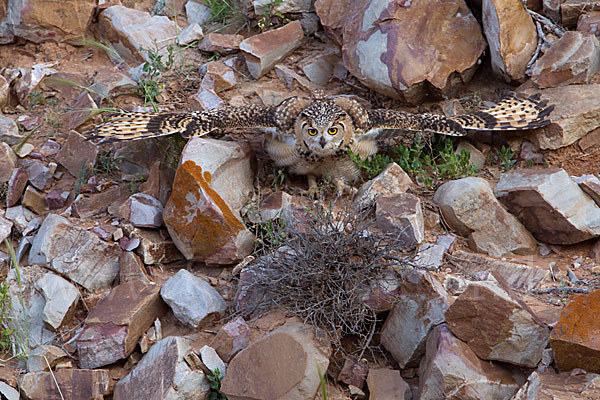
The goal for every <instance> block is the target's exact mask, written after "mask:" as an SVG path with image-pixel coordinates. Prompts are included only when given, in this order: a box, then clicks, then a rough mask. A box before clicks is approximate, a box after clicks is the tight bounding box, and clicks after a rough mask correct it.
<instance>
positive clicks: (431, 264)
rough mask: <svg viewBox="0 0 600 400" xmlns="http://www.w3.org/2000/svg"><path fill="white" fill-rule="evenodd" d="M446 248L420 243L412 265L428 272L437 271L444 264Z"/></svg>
mask: <svg viewBox="0 0 600 400" xmlns="http://www.w3.org/2000/svg"><path fill="white" fill-rule="evenodd" d="M445 252H446V248H445V247H444V246H441V245H439V244H431V243H422V244H420V245H419V248H418V249H417V254H416V258H415V260H414V263H415V265H416V266H417V267H419V268H423V269H429V270H437V269H439V268H440V267H441V266H442V263H443V262H444V253H445Z"/></svg>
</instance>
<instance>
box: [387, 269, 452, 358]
mask: <svg viewBox="0 0 600 400" xmlns="http://www.w3.org/2000/svg"><path fill="white" fill-rule="evenodd" d="M400 293H401V296H399V298H398V299H397V302H396V303H395V304H394V308H393V309H392V312H391V313H390V315H389V316H388V317H387V319H386V321H385V324H384V326H383V328H382V329H381V339H380V342H381V344H382V345H383V347H385V348H386V349H387V350H388V351H389V352H390V353H391V354H392V357H394V360H396V361H397V362H398V365H399V366H400V368H404V367H406V366H407V365H408V366H410V365H411V364H414V363H415V362H417V361H418V360H419V358H420V357H421V356H422V355H423V353H424V351H425V340H426V339H427V335H428V333H429V332H430V330H431V329H432V328H433V327H434V326H436V325H439V324H441V323H443V322H444V321H445V317H444V311H446V309H447V308H448V306H449V304H448V300H447V297H448V294H447V293H446V290H445V289H444V288H443V287H442V285H441V284H440V283H439V282H438V281H437V279H436V278H434V277H433V276H431V275H430V274H429V273H428V272H425V271H420V270H413V271H411V272H410V273H409V274H408V276H407V277H406V279H405V281H404V282H403V283H402V286H401V288H400Z"/></svg>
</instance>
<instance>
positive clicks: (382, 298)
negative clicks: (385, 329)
mask: <svg viewBox="0 0 600 400" xmlns="http://www.w3.org/2000/svg"><path fill="white" fill-rule="evenodd" d="M400 283H401V280H400V279H399V278H398V274H397V273H396V271H395V270H394V266H390V267H387V268H386V269H385V270H383V271H381V272H380V274H379V275H378V276H377V277H376V278H375V279H373V280H372V281H371V282H369V284H368V285H367V287H365V288H361V289H359V290H358V297H359V299H360V301H361V302H363V303H364V304H365V305H366V306H367V307H369V308H370V309H371V310H374V311H375V312H378V313H381V312H384V311H389V310H391V309H392V306H393V305H394V303H395V302H396V300H397V298H398V296H399V295H400Z"/></svg>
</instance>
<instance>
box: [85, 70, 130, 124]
mask: <svg viewBox="0 0 600 400" xmlns="http://www.w3.org/2000/svg"><path fill="white" fill-rule="evenodd" d="M137 87H138V85H137V83H136V82H135V81H134V80H133V79H131V78H130V77H129V76H127V75H125V74H124V73H122V72H121V71H119V70H118V69H117V68H115V67H100V69H98V71H97V73H96V75H95V76H94V83H93V84H92V85H90V91H91V93H90V94H91V96H92V99H93V100H94V102H95V103H96V104H100V102H101V101H102V100H104V99H106V98H110V97H112V98H114V97H117V96H121V95H124V94H131V92H135V91H136V90H137ZM94 115H95V114H94Z"/></svg>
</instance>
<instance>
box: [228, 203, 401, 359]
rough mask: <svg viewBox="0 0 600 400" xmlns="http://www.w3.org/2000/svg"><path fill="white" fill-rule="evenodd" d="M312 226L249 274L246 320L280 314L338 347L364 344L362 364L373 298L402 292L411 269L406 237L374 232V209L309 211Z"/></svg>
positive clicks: (242, 293) (294, 233)
mask: <svg viewBox="0 0 600 400" xmlns="http://www.w3.org/2000/svg"><path fill="white" fill-rule="evenodd" d="M307 213H308V216H309V218H304V219H302V222H299V221H298V220H296V223H293V224H286V225H285V226H283V230H284V234H283V235H281V237H282V238H283V240H282V241H281V243H279V247H278V248H277V249H271V250H272V252H271V253H270V254H268V255H264V256H262V257H259V258H257V260H256V262H255V263H254V264H253V265H252V266H250V267H249V268H247V269H246V270H245V271H243V272H242V274H241V277H240V285H239V291H238V295H237V305H238V312H239V313H241V314H242V315H245V316H252V317H259V316H261V315H263V314H264V313H266V312H267V311H269V310H271V309H272V308H279V309H281V310H282V311H284V312H285V313H286V314H287V315H292V316H297V317H299V318H301V319H302V320H303V321H304V322H305V323H308V324H312V325H313V326H315V327H318V328H321V329H323V330H324V331H326V332H327V333H328V334H329V336H330V338H331V340H332V342H333V344H334V346H335V347H336V348H337V349H338V350H340V349H341V339H342V338H343V337H346V336H354V337H356V338H358V339H359V346H358V349H359V350H361V356H362V353H363V352H364V349H366V348H367V347H368V346H369V345H370V342H371V339H372V337H373V334H374V332H375V325H376V323H377V322H378V321H379V319H378V316H377V311H376V310H374V309H373V308H371V307H370V306H369V305H367V304H366V303H365V301H363V300H365V298H366V297H367V296H368V295H371V296H374V295H376V293H386V299H385V300H386V301H390V302H393V301H394V300H395V295H394V294H391V293H389V291H388V289H389V288H390V287H394V286H396V287H397V285H398V282H399V279H400V277H399V276H398V275H397V272H396V271H398V272H402V271H403V270H405V269H410V268H411V258H410V257H409V256H407V255H406V254H405V253H404V251H405V250H406V249H405V247H406V246H405V243H403V242H402V240H401V239H400V238H401V237H402V235H400V234H398V233H396V234H378V233H374V232H373V231H372V230H369V227H370V225H371V224H372V219H369V215H370V214H371V213H372V209H366V210H364V211H362V212H359V213H355V212H353V211H352V210H350V209H349V208H348V209H345V210H343V211H342V212H339V213H334V212H332V211H331V210H330V209H324V208H320V209H317V210H313V211H310V210H307Z"/></svg>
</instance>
